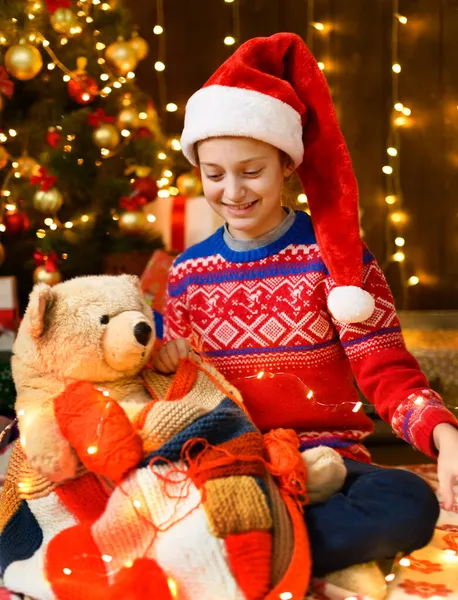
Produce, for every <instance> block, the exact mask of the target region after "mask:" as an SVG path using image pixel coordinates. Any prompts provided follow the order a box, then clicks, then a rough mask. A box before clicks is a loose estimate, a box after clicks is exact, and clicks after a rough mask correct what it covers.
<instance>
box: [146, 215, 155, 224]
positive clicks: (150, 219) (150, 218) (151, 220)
mask: <svg viewBox="0 0 458 600" xmlns="http://www.w3.org/2000/svg"><path fill="white" fill-rule="evenodd" d="M146 220H147V221H148V222H149V223H154V222H155V221H156V217H155V216H154V215H148V216H147V217H146Z"/></svg>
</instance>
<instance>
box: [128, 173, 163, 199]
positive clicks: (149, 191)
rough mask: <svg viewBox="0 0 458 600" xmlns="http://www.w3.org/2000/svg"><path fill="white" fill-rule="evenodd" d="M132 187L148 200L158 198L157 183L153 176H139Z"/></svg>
mask: <svg viewBox="0 0 458 600" xmlns="http://www.w3.org/2000/svg"><path fill="white" fill-rule="evenodd" d="M132 187H133V188H134V190H135V191H136V192H137V194H138V195H139V196H143V197H144V198H146V199H147V200H148V202H152V201H153V200H156V198H157V192H158V188H157V183H156V180H155V179H153V178H152V177H137V178H136V179H135V180H134V182H133V184H132Z"/></svg>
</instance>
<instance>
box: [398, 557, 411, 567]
mask: <svg viewBox="0 0 458 600" xmlns="http://www.w3.org/2000/svg"><path fill="white" fill-rule="evenodd" d="M399 564H400V565H402V566H403V567H410V560H409V559H408V558H401V560H400V561H399Z"/></svg>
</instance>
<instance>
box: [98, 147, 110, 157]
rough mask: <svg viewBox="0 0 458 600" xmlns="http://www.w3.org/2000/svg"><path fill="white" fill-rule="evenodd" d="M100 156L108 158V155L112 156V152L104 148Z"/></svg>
mask: <svg viewBox="0 0 458 600" xmlns="http://www.w3.org/2000/svg"><path fill="white" fill-rule="evenodd" d="M100 154H101V155H102V156H108V155H109V154H110V151H109V150H108V148H102V149H101V150H100Z"/></svg>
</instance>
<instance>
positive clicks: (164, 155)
mask: <svg viewBox="0 0 458 600" xmlns="http://www.w3.org/2000/svg"><path fill="white" fill-rule="evenodd" d="M157 157H158V159H159V160H165V159H166V158H167V154H165V152H159V154H158V155H157Z"/></svg>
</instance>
